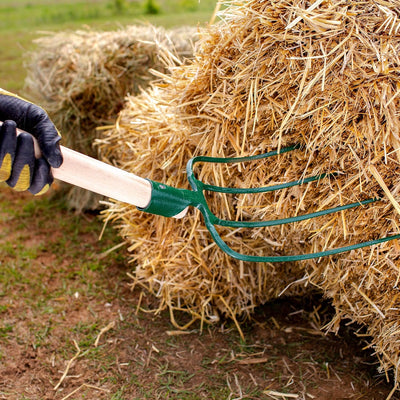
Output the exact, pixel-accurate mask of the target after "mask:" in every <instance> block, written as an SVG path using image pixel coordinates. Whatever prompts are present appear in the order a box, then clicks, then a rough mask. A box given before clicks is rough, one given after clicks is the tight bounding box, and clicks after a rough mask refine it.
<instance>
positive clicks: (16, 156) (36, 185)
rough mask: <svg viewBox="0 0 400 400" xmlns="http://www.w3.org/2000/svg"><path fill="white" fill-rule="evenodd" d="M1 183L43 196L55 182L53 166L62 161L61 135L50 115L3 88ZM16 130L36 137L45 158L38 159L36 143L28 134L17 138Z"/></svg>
mask: <svg viewBox="0 0 400 400" xmlns="http://www.w3.org/2000/svg"><path fill="white" fill-rule="evenodd" d="M0 121H4V123H3V125H2V126H1V127H0V182H6V183H7V184H8V185H9V186H10V187H12V188H14V189H15V190H17V191H25V190H29V191H30V192H31V193H32V194H37V195H39V194H42V193H44V192H46V191H47V189H48V188H49V187H50V185H51V184H52V182H53V177H52V174H51V171H50V166H51V167H53V168H57V167H59V166H60V165H61V164H62V162H63V159H62V155H61V151H60V145H59V141H60V139H61V136H60V134H59V133H58V131H57V129H56V128H55V126H54V125H53V123H52V122H51V120H50V118H49V117H48V115H47V114H46V112H45V111H44V110H43V109H42V108H40V107H39V106H37V105H35V104H32V103H30V102H28V101H26V100H24V99H22V98H20V97H18V96H16V95H14V94H12V93H9V92H7V91H5V90H3V89H0ZM16 128H19V129H21V130H24V131H26V132H29V133H30V134H32V135H33V136H34V137H35V138H36V139H37V141H38V143H39V147H40V150H41V152H42V157H41V158H39V159H36V158H35V154H34V147H33V140H32V137H31V136H30V135H28V134H25V133H21V134H20V135H19V136H18V137H17V135H16Z"/></svg>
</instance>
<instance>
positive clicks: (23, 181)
mask: <svg viewBox="0 0 400 400" xmlns="http://www.w3.org/2000/svg"><path fill="white" fill-rule="evenodd" d="M30 185H31V171H30V168H29V165H28V164H26V165H24V168H22V171H21V173H20V174H19V178H18V181H17V184H16V185H15V186H14V188H13V189H14V190H16V191H17V192H23V191H25V190H28V189H29V186H30Z"/></svg>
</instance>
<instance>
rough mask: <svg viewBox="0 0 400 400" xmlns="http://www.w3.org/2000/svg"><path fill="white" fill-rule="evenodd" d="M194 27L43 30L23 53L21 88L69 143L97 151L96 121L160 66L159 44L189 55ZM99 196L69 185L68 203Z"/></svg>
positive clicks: (112, 113) (91, 201) (78, 204)
mask: <svg viewBox="0 0 400 400" xmlns="http://www.w3.org/2000/svg"><path fill="white" fill-rule="evenodd" d="M196 39H197V28H195V27H181V28H176V29H171V30H165V29H163V28H161V27H154V26H150V25H139V26H128V27H126V28H123V29H120V30H116V31H108V32H102V31H92V30H79V31H74V32H58V33H54V32H53V33H47V34H46V33H44V34H43V36H42V37H40V38H39V39H37V40H36V41H35V45H36V47H37V49H36V50H35V51H34V52H32V53H30V54H29V56H28V57H27V73H28V74H27V78H26V89H25V90H26V92H27V93H29V96H30V97H31V98H33V99H34V100H36V101H38V102H39V103H40V104H41V105H42V106H43V107H44V108H45V109H46V110H47V111H48V113H49V115H50V116H51V117H52V119H53V121H54V122H55V124H56V126H57V127H58V128H59V130H60V131H61V132H62V135H63V143H64V144H65V145H67V146H68V147H70V148H73V149H75V150H78V151H81V152H83V153H85V154H88V155H91V156H94V157H97V153H96V152H95V150H94V149H93V142H94V140H95V138H96V137H97V136H98V134H97V133H96V127H98V126H100V125H103V124H105V123H107V122H108V123H109V122H110V121H113V120H115V118H116V116H117V114H118V112H119V111H120V110H121V108H122V106H123V103H124V98H125V96H126V95H127V94H135V93H138V92H139V89H140V88H143V87H146V86H147V85H148V84H149V82H150V81H151V80H152V79H153V78H154V77H153V76H152V74H151V70H152V69H156V70H159V71H165V65H164V61H163V59H162V56H161V54H162V53H160V50H161V49H163V48H166V49H168V50H169V51H171V52H174V53H175V54H176V55H177V56H179V57H181V58H184V57H188V58H189V57H191V56H192V55H193V42H194V41H196ZM97 200H98V197H97V196H93V195H91V194H88V193H87V192H85V191H83V190H80V189H77V188H72V189H71V191H70V205H71V206H73V207H74V208H77V209H83V208H96V207H97V204H98V201H97Z"/></svg>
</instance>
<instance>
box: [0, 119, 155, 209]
mask: <svg viewBox="0 0 400 400" xmlns="http://www.w3.org/2000/svg"><path fill="white" fill-rule="evenodd" d="M1 124H2V122H1V121H0V125H1ZM21 132H22V131H21V130H18V131H17V134H19V133H21ZM33 140H34V143H35V156H36V157H40V156H41V151H40V148H39V144H38V142H37V140H36V139H35V138H33ZM61 153H62V155H63V158H64V162H63V163H62V165H61V166H60V167H59V168H52V169H51V171H52V174H53V176H54V178H56V179H59V180H61V181H63V182H67V183H70V184H71V185H75V186H79V187H81V188H83V189H87V190H90V191H91V192H95V193H98V194H101V195H103V196H106V197H110V198H112V199H115V200H119V201H122V202H124V203H128V204H133V205H134V206H136V207H140V208H146V207H147V206H148V205H149V203H150V200H151V183H150V182H149V181H148V180H146V179H144V178H141V177H139V176H137V175H134V174H131V173H129V172H127V171H124V170H122V169H119V168H116V167H113V166H112V165H109V164H106V163H104V162H102V161H99V160H96V159H95V158H92V157H89V156H86V155H84V154H81V153H79V152H77V151H74V150H71V149H69V148H68V147H64V146H61Z"/></svg>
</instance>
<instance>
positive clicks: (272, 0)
mask: <svg viewBox="0 0 400 400" xmlns="http://www.w3.org/2000/svg"><path fill="white" fill-rule="evenodd" d="M220 17H221V20H220V21H219V22H218V23H216V24H215V25H212V26H209V27H207V28H206V29H205V30H204V31H203V32H201V37H200V41H199V43H198V44H197V47H196V51H195V59H194V60H193V62H192V63H190V64H189V65H184V66H181V67H176V68H174V69H173V70H172V71H171V73H170V74H169V75H165V76H164V77H163V78H164V79H163V82H162V83H160V85H159V86H155V85H154V86H153V87H152V88H151V89H149V90H147V91H145V92H143V93H142V94H141V95H140V96H137V97H129V98H128V99H127V104H126V106H125V109H124V110H123V111H122V112H121V113H120V116H119V118H118V120H117V123H116V124H115V127H114V128H113V129H111V130H110V131H108V132H105V137H104V139H102V140H101V141H100V146H101V148H102V151H103V153H104V155H105V158H106V159H109V160H111V159H114V162H116V163H117V165H119V166H120V167H122V168H125V169H128V170H131V171H132V172H135V173H137V174H138V175H141V176H144V177H149V178H151V179H155V180H159V181H162V182H165V183H167V184H170V185H172V186H178V187H187V186H188V185H187V183H186V180H185V173H184V167H185V163H186V162H187V160H188V159H189V158H190V157H192V156H193V155H200V154H201V155H208V156H239V155H253V154H259V153H262V152H265V151H269V150H272V149H277V148H283V147H285V146H288V145H297V144H300V145H301V146H302V149H301V150H295V151H293V152H290V153H288V154H284V155H280V156H278V157H275V158H274V159H273V160H267V161H265V162H259V163H257V165H253V164H251V165H244V164H242V165H241V166H240V168H235V169H234V168H221V169H219V168H217V167H216V166H210V165H207V166H204V167H203V168H202V169H201V172H200V175H201V177H202V179H203V180H206V181H208V182H209V183H214V184H218V185H222V186H238V187H247V186H257V185H261V186H264V185H268V184H275V183H284V182H289V181H293V180H296V179H301V178H302V177H307V176H312V175H318V174H322V173H328V174H332V175H330V176H328V177H326V178H324V179H321V180H319V181H317V182H315V183H309V184H305V185H302V186H296V187H293V188H288V189H284V190H282V191H279V192H274V193H270V194H268V195H265V196H262V197H260V196H246V197H244V198H243V197H238V196H236V197H235V198H227V197H225V196H213V197H212V198H211V199H210V204H211V206H212V207H213V208H216V209H217V210H220V211H219V213H220V215H221V216H223V217H229V218H232V219H242V218H245V219H248V218H250V216H252V218H254V219H256V220H265V219H276V218H285V217H290V216H293V215H300V214H304V213H309V212H314V211H317V210H321V209H325V208H329V207H334V206H339V205H343V204H347V203H352V202H358V201H361V200H365V199H369V198H380V199H381V200H380V201H378V202H375V203H372V204H370V205H367V206H362V207H358V208H356V209H353V210H348V211H344V212H340V213H336V214H331V215H327V216H322V217H319V218H316V219H313V220H307V221H303V222H299V223H295V224H289V225H284V226H280V227H271V228H265V229H255V230H242V231H241V232H237V231H235V232H232V231H226V232H222V235H223V236H224V237H225V238H226V239H227V240H228V241H229V242H230V244H231V245H232V246H233V247H235V248H236V249H238V250H239V251H247V249H251V250H252V252H253V253H255V254H264V255H277V254H297V253H300V254H303V253H309V252H314V251H321V250H324V249H329V248H335V247H341V246H345V245H349V244H353V243H357V242H361V241H365V240H370V239H376V238H379V237H385V236H387V235H389V234H395V233H399V231H400V228H399V213H400V206H399V204H398V199H399V196H400V165H399V160H400V157H399V153H398V150H399V145H400V136H399V129H400V120H399V112H400V111H399V110H400V98H399V94H400V59H399V54H400V34H399V30H400V10H399V7H398V2H397V1H394V0H385V1H383V0H376V1H372V0H361V1H358V2H348V1H339V0H337V1H336V0H335V1H333V0H317V1H303V0H302V1H300V0H278V1H276V0H250V1H247V2H239V3H238V2H234V3H232V4H227V8H226V9H224V11H222V12H221V13H220ZM225 205H226V206H227V208H226V209H225V207H224V206H225ZM106 218H107V219H109V220H115V222H116V223H117V224H118V225H119V227H120V230H121V234H122V236H123V237H124V238H125V239H126V241H127V242H128V243H129V244H130V248H129V250H130V252H131V256H130V258H131V261H132V262H134V263H135V268H136V269H135V271H134V274H133V278H134V284H135V285H143V286H145V287H146V288H148V289H150V290H151V291H152V292H153V293H154V294H156V295H157V296H158V297H159V298H160V308H163V307H168V308H169V309H170V310H171V317H172V319H173V311H174V310H185V311H187V312H189V313H190V314H191V315H192V316H193V320H196V319H200V320H201V321H207V322H213V321H215V320H218V318H219V316H220V315H221V314H222V315H226V316H230V317H231V318H233V319H234V320H235V322H236V323H237V324H239V323H240V322H239V317H244V316H249V315H251V313H252V311H253V310H254V307H255V306H257V305H259V304H261V303H263V302H265V301H267V300H269V299H271V298H274V297H276V296H279V295H280V294H281V293H282V291H284V292H285V293H287V294H291V293H301V292H302V291H304V290H306V289H305V288H304V283H311V284H312V286H314V287H318V288H319V289H320V290H322V291H323V293H324V294H325V295H326V296H327V297H328V298H330V299H332V302H333V305H334V306H335V309H336V316H335V317H334V319H333V320H332V322H331V323H330V324H329V326H328V328H329V329H331V330H333V331H338V329H339V324H340V321H342V320H347V321H351V322H355V323H358V324H362V325H364V326H365V327H366V330H367V334H368V335H369V336H370V337H371V339H370V346H371V348H373V349H374V351H375V352H376V354H377V355H378V357H379V359H380V361H381V363H380V368H381V370H382V371H386V372H387V371H389V370H393V372H394V376H395V380H396V383H397V379H398V377H399V372H398V366H399V364H400V350H399V349H400V323H399V317H400V292H399V288H398V283H399V279H400V247H399V245H398V243H397V242H396V241H391V242H386V243H383V244H380V245H375V246H373V247H368V248H364V249H362V250H354V251H352V252H348V253H344V254H340V255H337V256H331V257H325V258H321V259H317V260H310V261H304V262H297V263H279V264H267V263H264V264H261V263H257V264H252V263H244V262H237V261H235V260H232V259H229V258H227V257H226V256H225V255H224V254H223V253H222V252H221V251H220V250H219V249H217V248H216V246H215V245H213V243H212V241H211V240H210V237H209V235H208V233H207V231H206V230H205V228H204V226H203V225H202V222H201V217H200V216H199V214H198V213H197V211H191V212H190V214H189V215H188V217H186V218H184V219H183V220H174V219H165V218H162V217H154V216H149V215H144V214H142V213H140V212H138V211H136V210H135V209H134V208H133V207H130V206H126V205H124V204H119V203H110V206H109V209H108V210H107V212H106Z"/></svg>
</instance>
